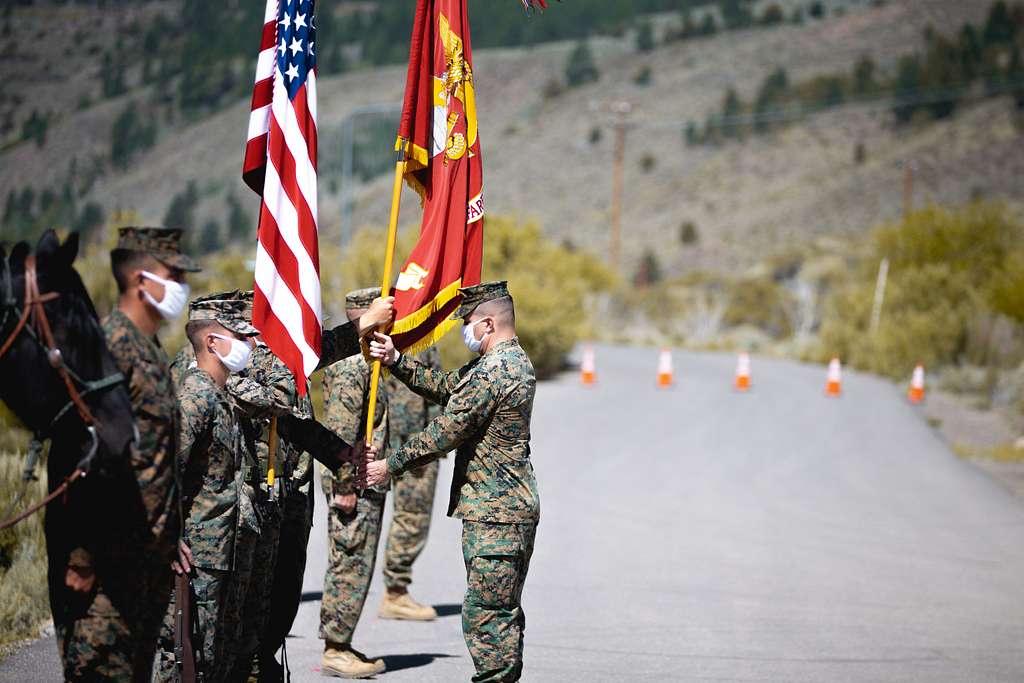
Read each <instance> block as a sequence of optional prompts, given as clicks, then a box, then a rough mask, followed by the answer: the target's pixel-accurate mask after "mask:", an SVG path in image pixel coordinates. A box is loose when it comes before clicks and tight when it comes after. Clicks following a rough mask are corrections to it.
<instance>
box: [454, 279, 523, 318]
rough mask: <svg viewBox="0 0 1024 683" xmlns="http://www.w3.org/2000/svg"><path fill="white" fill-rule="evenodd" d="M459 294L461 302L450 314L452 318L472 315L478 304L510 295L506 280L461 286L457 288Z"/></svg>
mask: <svg viewBox="0 0 1024 683" xmlns="http://www.w3.org/2000/svg"><path fill="white" fill-rule="evenodd" d="M459 294H461V295H462V304H461V305H459V308H458V310H456V311H455V315H453V316H452V317H453V318H467V317H469V316H470V315H472V313H473V311H475V310H476V307H477V306H479V305H480V304H483V303H487V302H488V301H494V300H495V299H501V298H504V297H506V296H511V295H510V294H509V293H508V281H507V280H500V281H498V282H484V283H482V284H479V285H473V286H472V287H462V288H460V289H459Z"/></svg>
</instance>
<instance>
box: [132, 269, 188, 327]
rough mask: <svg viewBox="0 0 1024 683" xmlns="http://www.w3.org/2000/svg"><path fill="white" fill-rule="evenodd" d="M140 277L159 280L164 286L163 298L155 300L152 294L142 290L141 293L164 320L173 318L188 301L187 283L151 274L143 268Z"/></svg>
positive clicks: (154, 280)
mask: <svg viewBox="0 0 1024 683" xmlns="http://www.w3.org/2000/svg"><path fill="white" fill-rule="evenodd" d="M141 273H142V277H144V278H146V279H147V280H152V281H153V282H159V283H160V284H162V285H163V286H164V298H162V299H161V300H160V301H157V300H156V299H154V298H153V297H152V295H151V294H150V293H149V292H147V291H143V292H142V294H143V295H144V296H145V297H146V301H148V302H149V303H150V305H152V306H153V308H155V309H156V310H157V312H158V313H159V314H160V315H161V316H162V317H163V319H164V320H174V319H175V318H177V317H178V316H179V315H181V312H182V311H184V310H185V304H187V303H188V295H189V288H188V285H183V284H181V283H180V282H175V281H174V280H165V279H163V278H162V277H160V276H158V275H153V273H149V272H147V271H145V270H143V271H141Z"/></svg>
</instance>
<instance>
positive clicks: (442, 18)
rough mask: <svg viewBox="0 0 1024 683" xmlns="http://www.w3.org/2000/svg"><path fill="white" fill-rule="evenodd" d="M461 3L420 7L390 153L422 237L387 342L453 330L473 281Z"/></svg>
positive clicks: (476, 231)
mask: <svg viewBox="0 0 1024 683" xmlns="http://www.w3.org/2000/svg"><path fill="white" fill-rule="evenodd" d="M466 4H467V2H466V0H419V3H418V5H417V8H416V20H415V23H414V25H413V32H412V44H411V47H410V51H409V75H408V79H407V81H406V85H405V103H404V106H403V108H402V120H401V124H400V126H399V130H398V143H397V145H396V149H397V151H398V152H399V154H404V155H405V159H406V174H405V179H406V182H408V183H409V184H410V185H411V186H412V187H414V188H415V189H416V190H417V191H418V192H419V194H420V197H421V198H422V200H423V223H422V226H421V228H420V239H419V242H418V243H417V244H416V247H415V248H414V249H413V251H412V254H411V255H410V256H409V259H408V260H407V261H406V262H405V265H404V267H403V268H402V272H401V273H400V274H399V276H398V281H397V283H396V284H395V291H394V293H395V313H396V322H395V325H394V328H393V330H392V334H393V336H394V340H395V344H396V345H397V346H398V348H400V349H403V350H407V351H416V350H419V349H422V348H425V347H427V346H429V345H431V344H433V343H434V342H436V341H437V340H438V339H440V338H441V337H442V336H443V335H444V334H445V333H446V332H447V331H448V330H450V329H451V328H452V327H454V326H455V325H458V324H459V321H457V320H448V316H449V315H451V313H452V312H453V311H454V310H455V309H456V308H457V307H458V304H459V299H460V297H459V293H458V290H459V287H468V286H471V285H475V284H479V282H480V261H481V256H482V253H483V229H484V220H483V217H484V199H483V159H482V157H481V154H480V138H479V135H478V131H477V118H476V97H475V93H474V87H473V59H472V52H471V49H470V39H469V14H468V12H467V7H466Z"/></svg>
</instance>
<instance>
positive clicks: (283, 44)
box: [277, 38, 288, 54]
mask: <svg viewBox="0 0 1024 683" xmlns="http://www.w3.org/2000/svg"><path fill="white" fill-rule="evenodd" d="M287 49H288V41H286V40H285V39H284V38H282V39H281V47H279V48H277V51H278V52H280V53H281V54H284V53H285V50H287Z"/></svg>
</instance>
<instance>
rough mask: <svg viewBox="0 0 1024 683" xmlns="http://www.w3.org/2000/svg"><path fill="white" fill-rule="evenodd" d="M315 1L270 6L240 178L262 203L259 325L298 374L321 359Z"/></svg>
mask: <svg viewBox="0 0 1024 683" xmlns="http://www.w3.org/2000/svg"><path fill="white" fill-rule="evenodd" d="M313 5H314V2H313V0H267V10H266V14H265V15H264V17H265V19H264V21H265V23H264V25H263V38H262V41H261V43H260V54H259V58H258V59H257V62H256V85H255V88H254V89H253V94H252V113H251V114H250V116H249V137H248V141H247V142H246V146H245V161H244V163H243V166H242V179H243V180H244V181H245V183H246V184H247V185H248V186H249V187H251V188H252V190H253V191H254V192H256V193H257V194H259V195H260V196H261V197H262V198H263V201H262V205H261V207H260V222H259V229H258V240H257V245H256V284H255V287H254V289H255V297H254V301H253V325H255V326H256V328H257V329H259V330H260V332H261V333H262V335H263V339H264V341H265V342H266V343H267V346H269V347H270V349H271V351H273V352H274V353H275V354H276V355H277V357H278V358H280V359H281V360H282V361H284V363H285V364H286V365H287V366H288V367H289V368H290V369H291V371H292V372H293V373H294V374H295V378H296V384H297V385H298V388H299V391H300V392H304V391H305V387H306V382H305V378H306V377H309V375H310V374H311V373H312V372H313V370H314V369H315V368H316V365H317V363H318V362H319V360H320V338H321V332H322V329H323V321H322V319H321V314H320V256H319V248H318V246H317V200H316V154H317V150H316V25H315V23H314V21H313Z"/></svg>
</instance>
